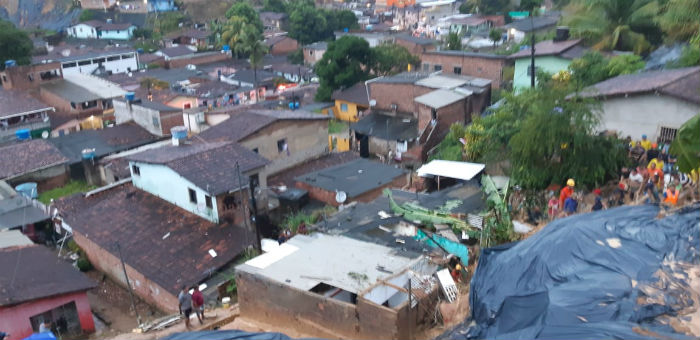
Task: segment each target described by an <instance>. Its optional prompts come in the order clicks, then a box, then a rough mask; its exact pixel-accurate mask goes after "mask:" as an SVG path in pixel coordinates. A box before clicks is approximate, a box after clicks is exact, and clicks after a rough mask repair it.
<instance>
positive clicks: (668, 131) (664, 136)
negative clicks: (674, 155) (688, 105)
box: [659, 126, 678, 143]
mask: <svg viewBox="0 0 700 340" xmlns="http://www.w3.org/2000/svg"><path fill="white" fill-rule="evenodd" d="M677 132H678V129H674V128H670V127H665V126H662V127H661V131H660V132H659V139H660V140H661V141H662V142H664V143H668V142H672V141H673V140H674V139H676V133H677Z"/></svg>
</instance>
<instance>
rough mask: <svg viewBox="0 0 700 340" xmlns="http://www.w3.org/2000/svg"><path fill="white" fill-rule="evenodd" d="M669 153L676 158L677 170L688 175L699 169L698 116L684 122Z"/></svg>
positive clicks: (699, 127)
mask: <svg viewBox="0 0 700 340" xmlns="http://www.w3.org/2000/svg"><path fill="white" fill-rule="evenodd" d="M670 152H671V153H672V154H674V155H677V157H678V162H677V163H676V164H678V170H680V171H681V172H683V173H690V172H691V171H693V170H695V171H698V169H700V115H696V116H695V117H693V118H690V119H689V120H688V121H687V122H685V123H684V124H683V125H682V126H681V128H680V129H678V134H677V136H676V139H675V140H673V142H672V143H671V149H670Z"/></svg>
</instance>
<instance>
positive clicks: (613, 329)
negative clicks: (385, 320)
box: [439, 206, 700, 339]
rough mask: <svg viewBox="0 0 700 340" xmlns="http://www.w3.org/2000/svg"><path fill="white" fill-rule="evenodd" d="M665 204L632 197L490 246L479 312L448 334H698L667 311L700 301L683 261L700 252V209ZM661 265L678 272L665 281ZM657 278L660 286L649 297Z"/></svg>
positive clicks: (476, 281) (481, 274)
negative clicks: (674, 323) (663, 208)
mask: <svg viewBox="0 0 700 340" xmlns="http://www.w3.org/2000/svg"><path fill="white" fill-rule="evenodd" d="M658 213H659V208H658V207H654V206H627V207H620V208H615V209H610V210H605V211H601V212H595V213H588V214H580V215H575V216H572V217H568V218H563V219H559V220H556V221H554V222H552V223H550V224H549V225H547V226H546V227H545V228H543V229H542V230H541V231H539V232H538V233H537V234H535V235H533V236H531V237H530V238H528V239H526V240H523V241H521V242H518V243H511V244H507V245H501V246H498V247H494V248H489V249H484V250H483V251H482V253H481V257H480V259H479V265H478V267H477V269H476V272H475V273H474V277H473V278H472V282H471V291H470V295H469V299H470V301H469V303H470V307H471V313H472V315H471V318H470V319H468V320H465V321H464V322H463V323H462V324H460V325H458V326H457V327H456V328H454V329H452V330H450V331H448V332H446V333H444V334H442V335H441V336H440V337H439V338H440V339H466V338H469V339H476V338H478V339H613V338H615V339H630V338H634V339H646V338H655V337H668V338H678V339H683V338H689V337H687V336H685V335H683V334H679V333H676V332H674V330H673V329H671V328H670V327H669V326H667V325H665V324H664V323H662V322H660V320H659V318H663V317H666V316H674V315H675V314H676V312H677V311H680V310H681V309H683V308H686V307H689V306H692V303H693V302H692V300H691V299H689V298H688V297H687V295H685V292H687V273H685V271H684V270H682V268H681V269H679V268H680V267H681V266H680V265H677V264H678V263H683V264H686V265H688V266H697V265H698V263H699V262H700V261H699V258H700V256H699V255H698V246H699V243H700V242H699V241H698V240H700V209H699V208H698V207H697V206H695V207H691V208H688V209H685V210H683V211H680V212H678V213H676V214H673V215H670V216H668V217H665V218H662V219H658V218H657V215H658ZM686 268H687V267H686ZM657 272H659V273H667V274H668V275H663V277H665V279H664V280H677V281H675V282H674V284H668V283H664V281H659V278H658V275H655V273H657ZM651 287H656V288H658V289H657V290H656V292H658V293H659V294H658V295H654V297H655V299H653V300H652V299H650V300H647V299H645V297H646V296H647V295H646V294H647V293H649V292H650V291H652V292H653V291H654V290H653V289H649V288H651ZM645 288H647V289H645ZM645 301H654V302H645Z"/></svg>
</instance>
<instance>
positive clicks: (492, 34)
mask: <svg viewBox="0 0 700 340" xmlns="http://www.w3.org/2000/svg"><path fill="white" fill-rule="evenodd" d="M489 39H491V41H493V47H494V48H495V47H496V44H497V43H498V42H499V41H501V39H503V31H502V30H500V29H498V28H492V29H491V30H490V31H489Z"/></svg>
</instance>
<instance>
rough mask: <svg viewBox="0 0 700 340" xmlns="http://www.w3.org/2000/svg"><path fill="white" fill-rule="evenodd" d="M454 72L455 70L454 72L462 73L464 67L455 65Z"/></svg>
mask: <svg viewBox="0 0 700 340" xmlns="http://www.w3.org/2000/svg"><path fill="white" fill-rule="evenodd" d="M452 72H453V73H454V74H462V68H461V67H459V66H455V67H454V68H453V69H452Z"/></svg>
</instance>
